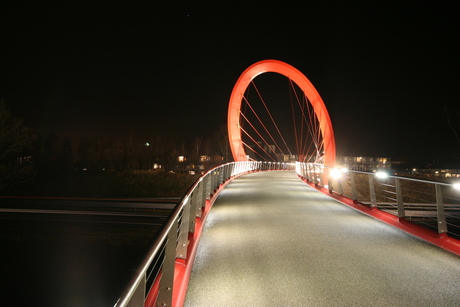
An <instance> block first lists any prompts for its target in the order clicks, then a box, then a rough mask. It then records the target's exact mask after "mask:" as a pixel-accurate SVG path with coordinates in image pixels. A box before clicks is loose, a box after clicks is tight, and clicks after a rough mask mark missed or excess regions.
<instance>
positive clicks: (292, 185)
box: [184, 171, 460, 307]
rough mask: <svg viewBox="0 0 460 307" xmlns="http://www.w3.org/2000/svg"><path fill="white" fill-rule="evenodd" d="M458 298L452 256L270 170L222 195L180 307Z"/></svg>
mask: <svg viewBox="0 0 460 307" xmlns="http://www.w3.org/2000/svg"><path fill="white" fill-rule="evenodd" d="M459 289H460V259H459V257H458V256H456V255H454V254H451V253H449V252H447V251H445V250H442V249H440V248H438V247H435V246H432V245H430V244H428V243H425V242H424V241H422V240H420V239H418V238H416V237H413V236H411V235H408V234H406V233H405V232H403V231H401V230H399V229H396V228H393V227H392V226H389V225H387V224H384V223H383V222H381V221H379V220H376V219H373V218H371V217H368V216H366V215H364V214H362V213H360V212H358V211H355V210H354V209H352V208H350V207H348V206H345V205H343V204H341V203H339V202H337V201H336V200H333V199H332V198H329V197H328V196H327V195H324V194H322V193H320V192H318V191H316V190H315V189H313V188H311V187H309V186H308V185H306V184H305V183H303V182H302V181H301V180H299V179H298V178H297V176H296V174H295V172H291V171H274V172H259V173H252V174H248V175H245V176H242V177H239V178H237V179H235V180H234V181H232V182H231V183H230V184H229V185H228V186H227V187H226V188H225V189H224V190H223V191H222V192H221V193H220V195H219V197H218V198H217V200H216V202H215V203H214V206H213V208H212V209H211V211H210V213H209V215H208V217H207V219H206V222H205V227H204V229H203V233H202V236H201V241H200V243H199V246H198V251H197V256H196V259H195V262H194V266H193V270H192V275H191V279H190V283H189V287H188V291H187V295H186V300H185V304H184V306H187V307H192V306H196V307H204V306H220V307H222V306H232V307H234V306H315V307H317V306H328V307H330V306H460V291H459Z"/></svg>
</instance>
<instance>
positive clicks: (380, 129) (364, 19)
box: [0, 0, 460, 167]
mask: <svg viewBox="0 0 460 307" xmlns="http://www.w3.org/2000/svg"><path fill="white" fill-rule="evenodd" d="M166 2H167V3H171V4H165V3H161V2H159V1H56V2H54V3H53V2H49V1H33V2H32V1H31V2H29V3H28V2H27V1H3V2H2V4H0V34H1V35H0V39H1V41H0V42H1V43H0V44H1V48H0V50H1V51H0V52H1V55H2V56H1V66H0V67H1V80H0V81H1V82H0V99H1V98H2V99H4V100H5V101H6V103H7V105H8V106H9V107H10V108H11V110H12V111H13V113H14V114H15V115H16V116H19V117H22V118H23V119H24V122H25V124H26V125H28V126H30V127H32V128H34V129H36V131H39V133H40V134H47V133H51V132H56V131H59V132H60V133H69V134H81V133H85V134H95V135H102V136H110V137H117V136H120V137H123V136H124V135H126V134H131V135H133V137H135V138H136V139H138V140H141V139H145V140H146V141H147V140H148V139H149V138H151V137H153V136H155V135H163V136H168V137H171V138H174V139H179V140H180V139H184V138H185V139H189V138H193V137H195V136H204V137H206V136H209V135H211V134H212V133H213V132H214V131H215V130H216V129H218V128H219V127H220V126H222V125H224V124H226V115H227V104H228V99H229V97H230V93H231V90H232V88H233V86H234V84H235V82H236V80H237V79H238V77H239V75H240V74H241V73H242V72H243V71H244V70H245V69H246V68H247V67H248V66H250V65H251V64H253V63H255V62H257V61H260V60H264V59H277V60H281V61H284V62H287V63H288V64H291V65H293V66H294V67H296V68H298V69H299V70H300V71H302V72H303V73H304V74H305V75H306V76H307V77H308V78H309V79H310V81H311V82H312V83H313V84H314V86H315V87H316V88H317V90H318V91H319V93H320V94H321V96H322V98H323V100H324V102H325V104H326V106H327V108H328V110H329V113H330V115H331V118H332V123H333V126H334V129H335V133H336V141H337V147H338V154H341V155H363V156H389V157H393V158H403V157H404V158H406V157H408V158H413V159H421V158H423V159H443V158H445V157H449V158H452V157H454V155H455V153H457V154H458V153H459V152H460V151H459V148H460V142H459V141H458V140H457V138H456V136H455V133H454V132H453V130H452V129H451V128H450V127H449V121H448V119H450V120H451V124H454V125H455V124H456V125H457V128H458V127H460V122H459V121H460V116H457V117H455V110H457V111H459V109H460V101H459V99H458V95H457V93H456V91H457V89H458V88H459V87H458V85H459V81H460V80H459V77H458V72H459V70H460V65H459V55H460V47H459V46H460V39H459V38H460V33H459V32H460V21H459V20H460V16H459V15H460V13H459V12H460V10H459V9H460V6H459V5H458V3H459V1H456V0H455V1H454V0H452V1H447V0H436V1H434V0H433V1H395V2H393V1H367V2H363V1H359V2H357V3H359V5H358V4H353V3H352V2H350V1H337V2H331V1H298V2H297V4H291V3H289V2H288V1H276V2H275V1H264V2H260V4H257V5H256V4H248V3H249V2H250V1H246V3H245V4H243V3H238V2H225V1H218V2H209V3H208V4H198V3H196V2H194V1H166ZM96 3H97V4H96ZM446 110H447V111H446ZM448 115H449V117H448ZM455 120H456V121H455ZM452 121H453V122H452ZM459 132H460V131H459ZM457 158H458V156H457ZM459 160H460V159H457V161H459ZM457 164H458V167H460V162H457Z"/></svg>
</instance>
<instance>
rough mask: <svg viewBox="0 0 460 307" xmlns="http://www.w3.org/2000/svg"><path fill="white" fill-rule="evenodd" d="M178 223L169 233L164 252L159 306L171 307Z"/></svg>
mask: <svg viewBox="0 0 460 307" xmlns="http://www.w3.org/2000/svg"><path fill="white" fill-rule="evenodd" d="M177 222H178V221H177V220H176V221H175V222H174V225H173V227H171V230H170V231H169V233H168V236H167V239H166V246H165V251H164V261H163V266H162V268H163V269H162V275H161V280H160V290H159V292H158V298H157V306H171V305H172V294H173V285H174V264H175V262H176V239H177V227H178V223H177Z"/></svg>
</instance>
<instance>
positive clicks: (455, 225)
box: [296, 162, 460, 238]
mask: <svg viewBox="0 0 460 307" xmlns="http://www.w3.org/2000/svg"><path fill="white" fill-rule="evenodd" d="M296 171H297V174H298V175H299V176H300V177H302V178H304V179H306V180H308V181H310V182H312V183H314V184H316V185H317V186H319V187H324V188H327V189H329V191H330V192H334V193H337V194H340V195H342V196H345V197H347V198H350V199H352V200H354V201H357V202H359V203H362V204H365V205H368V206H370V207H371V208H378V209H381V210H383V211H386V212H389V213H391V214H394V215H396V216H397V217H399V218H401V219H407V220H411V221H412V222H415V223H417V224H421V225H424V226H426V227H429V228H435V229H436V230H437V231H438V233H440V234H444V233H446V234H448V235H451V236H454V237H457V238H460V184H449V183H444V182H436V181H428V180H421V179H415V178H406V177H398V176H390V175H388V174H387V173H385V172H373V173H368V172H360V171H351V170H346V169H342V168H331V167H325V166H324V165H321V164H312V163H301V162H297V163H296Z"/></svg>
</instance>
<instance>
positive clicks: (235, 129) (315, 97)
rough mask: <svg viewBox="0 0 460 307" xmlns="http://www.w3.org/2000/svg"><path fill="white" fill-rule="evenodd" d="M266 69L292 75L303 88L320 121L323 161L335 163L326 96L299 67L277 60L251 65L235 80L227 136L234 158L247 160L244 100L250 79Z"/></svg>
mask: <svg viewBox="0 0 460 307" xmlns="http://www.w3.org/2000/svg"><path fill="white" fill-rule="evenodd" d="M266 72H275V73H278V74H281V75H283V76H285V77H287V78H289V79H291V80H292V81H293V82H294V83H296V84H297V86H298V87H299V88H300V89H301V90H302V91H303V92H304V94H305V96H306V97H307V98H308V100H309V101H310V104H311V105H312V107H313V110H314V112H315V114H316V116H317V118H318V120H319V123H320V130H321V134H322V137H323V141H324V151H325V153H324V165H326V166H334V164H335V156H336V149H335V138H334V131H333V129H332V123H331V118H330V117H329V113H328V112H327V109H326V106H325V105H324V102H323V100H322V99H321V97H320V95H319V93H318V92H317V91H316V89H315V87H314V86H313V84H312V83H311V82H310V81H309V80H308V79H307V77H305V76H304V75H303V74H302V73H301V72H300V71H299V70H298V69H296V68H295V67H293V66H291V65H289V64H287V63H284V62H281V61H277V60H264V61H260V62H257V63H255V64H253V65H251V66H249V67H248V68H247V69H246V70H245V71H244V72H243V73H242V74H241V76H240V77H239V78H238V80H237V81H236V84H235V86H234V88H233V91H232V94H231V96H230V103H229V107H228V119H227V125H228V139H229V142H230V148H231V150H232V154H233V159H234V160H235V161H247V160H248V158H247V156H246V152H245V150H244V147H243V142H242V139H241V130H240V129H239V121H240V108H241V101H242V99H243V95H244V93H245V91H246V89H247V87H248V86H249V84H250V83H251V81H252V80H253V79H254V78H255V77H257V76H258V75H260V74H263V73H266ZM307 103H308V102H307Z"/></svg>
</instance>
